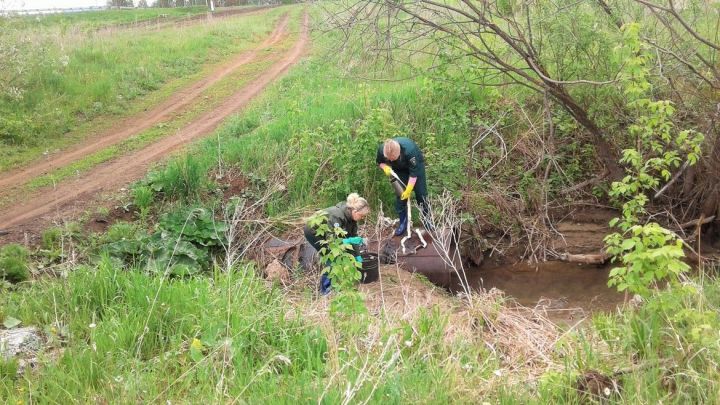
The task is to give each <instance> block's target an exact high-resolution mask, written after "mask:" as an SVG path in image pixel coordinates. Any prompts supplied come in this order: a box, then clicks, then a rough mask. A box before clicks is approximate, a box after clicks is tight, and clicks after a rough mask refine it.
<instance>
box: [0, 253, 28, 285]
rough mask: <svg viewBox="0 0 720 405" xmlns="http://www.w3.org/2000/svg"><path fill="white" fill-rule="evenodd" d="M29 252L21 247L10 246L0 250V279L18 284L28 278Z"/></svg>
mask: <svg viewBox="0 0 720 405" xmlns="http://www.w3.org/2000/svg"><path fill="white" fill-rule="evenodd" d="M28 257H29V252H28V251H27V249H25V248H24V247H23V246H20V245H17V244H10V245H6V246H3V247H2V249H0V279H4V280H7V281H10V282H11V283H20V282H22V281H26V280H27V279H29V278H30V272H29V271H28V268H29V262H28Z"/></svg>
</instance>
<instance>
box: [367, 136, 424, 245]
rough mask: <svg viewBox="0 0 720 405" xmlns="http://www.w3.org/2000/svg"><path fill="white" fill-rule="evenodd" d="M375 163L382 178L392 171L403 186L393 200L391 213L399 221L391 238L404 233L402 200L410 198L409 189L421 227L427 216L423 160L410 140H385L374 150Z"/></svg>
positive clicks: (405, 227) (406, 221) (404, 207)
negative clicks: (393, 206)
mask: <svg viewBox="0 0 720 405" xmlns="http://www.w3.org/2000/svg"><path fill="white" fill-rule="evenodd" d="M375 160H376V162H377V164H378V165H379V166H380V169H382V171H383V172H385V175H386V176H388V177H390V176H391V171H394V172H395V174H397V175H398V177H400V180H402V182H403V183H405V184H406V187H405V191H404V192H403V193H402V195H401V196H399V197H397V198H396V199H395V211H396V212H397V214H398V217H399V218H400V224H399V225H398V227H397V229H396V230H395V236H399V235H402V234H403V233H405V231H407V225H408V211H407V209H408V206H407V201H406V200H407V199H408V198H410V195H411V194H412V192H413V190H415V200H416V201H417V203H418V205H419V206H420V210H421V211H422V219H423V224H425V223H426V222H427V218H428V215H429V213H430V211H429V207H428V202H427V182H426V180H425V159H424V158H423V154H422V152H421V151H420V148H418V146H417V144H416V143H415V142H413V141H412V140H411V139H409V138H405V137H401V136H400V137H396V138H392V139H388V140H386V141H385V142H384V143H383V144H382V145H380V146H379V147H378V151H377V158H376V159H375ZM426 227H427V225H426Z"/></svg>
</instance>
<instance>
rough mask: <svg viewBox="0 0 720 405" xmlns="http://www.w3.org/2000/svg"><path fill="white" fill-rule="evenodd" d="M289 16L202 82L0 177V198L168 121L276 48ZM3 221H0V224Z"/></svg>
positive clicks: (285, 29) (285, 30)
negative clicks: (38, 178) (265, 51)
mask: <svg viewBox="0 0 720 405" xmlns="http://www.w3.org/2000/svg"><path fill="white" fill-rule="evenodd" d="M287 24H288V16H287V15H285V16H283V17H282V18H281V19H280V22H279V23H278V25H277V27H276V28H275V29H274V30H273V32H272V34H270V36H269V37H268V38H267V39H265V40H264V41H263V43H262V44H261V45H260V46H259V47H258V48H256V49H254V50H251V51H249V52H244V53H242V54H240V55H238V56H237V57H235V58H233V59H232V60H231V61H229V62H227V63H225V64H223V65H221V66H220V67H219V68H218V69H216V70H215V71H214V72H212V73H210V74H208V75H206V76H205V77H204V78H203V79H201V80H199V81H197V82H195V83H193V84H191V85H190V86H189V87H187V88H185V89H182V90H180V91H179V92H177V93H175V94H173V95H172V96H171V97H170V98H168V99H167V100H165V101H164V102H163V103H161V104H160V105H158V106H156V107H154V108H153V109H152V110H150V111H148V112H145V113H143V114H141V115H139V116H134V117H129V118H127V119H125V120H123V121H121V122H119V123H118V124H117V125H115V126H114V127H113V128H112V129H110V130H109V131H108V132H106V133H104V134H101V135H99V136H97V137H94V138H92V139H90V140H88V141H85V142H83V143H82V144H81V145H78V146H76V147H74V148H71V149H68V150H65V151H62V152H60V153H59V154H57V155H54V156H51V157H50V158H49V159H46V160H42V161H38V162H36V163H33V164H31V165H30V166H26V167H23V168H21V169H18V170H14V171H11V172H9V173H5V174H2V175H0V196H7V195H9V194H11V193H12V192H13V190H14V189H15V188H17V187H18V186H22V185H23V184H25V183H27V182H28V181H30V180H32V179H33V178H35V177H37V176H40V175H43V174H46V173H48V172H50V171H52V170H54V169H57V168H60V167H63V166H66V165H68V164H70V163H72V162H74V161H77V160H79V159H82V158H83V157H84V156H87V155H90V154H92V153H94V152H97V151H99V150H101V149H104V148H107V147H108V146H112V145H115V144H117V143H119V142H122V141H124V140H125V139H128V138H130V137H132V136H134V135H136V134H139V133H141V132H143V131H145V130H147V129H149V128H152V127H153V126H155V125H156V124H158V123H160V122H163V121H167V120H169V119H171V118H173V116H174V115H175V114H176V113H177V112H179V111H182V110H183V109H184V108H185V107H187V106H188V105H191V104H192V103H194V102H196V101H197V100H198V99H199V98H200V97H202V93H203V92H204V91H205V90H207V89H208V88H209V87H210V86H212V85H213V84H215V83H217V82H218V81H220V80H222V79H223V78H225V77H226V76H228V75H229V74H231V73H232V72H234V71H235V70H237V69H238V68H239V67H240V66H242V65H245V64H247V63H250V62H252V61H253V60H255V59H256V58H257V56H258V54H259V53H260V51H262V50H264V49H266V48H268V47H271V46H273V45H276V44H277V43H278V42H280V41H281V40H282V39H283V38H284V37H285V36H286V35H287ZM1 223H2V222H0V224H1Z"/></svg>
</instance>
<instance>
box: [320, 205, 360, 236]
mask: <svg viewBox="0 0 720 405" xmlns="http://www.w3.org/2000/svg"><path fill="white" fill-rule="evenodd" d="M324 211H325V212H326V213H327V219H328V225H330V228H333V227H337V226H339V227H340V228H342V229H343V230H344V231H345V232H347V235H345V237H346V238H349V237H351V236H357V230H358V226H357V222H355V221H354V220H353V219H352V214H351V213H350V212H349V211H348V209H347V205H346V204H345V203H344V202H341V203H338V204H337V205H335V206H333V207H330V208H326V209H325V210H324Z"/></svg>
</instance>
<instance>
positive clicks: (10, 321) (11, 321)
mask: <svg viewBox="0 0 720 405" xmlns="http://www.w3.org/2000/svg"><path fill="white" fill-rule="evenodd" d="M21 323H22V321H21V320H19V319H17V318H13V317H12V316H8V317H6V318H5V320H4V321H3V326H4V327H5V328H6V329H12V328H15V327H17V326H18V325H20V324H21Z"/></svg>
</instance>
